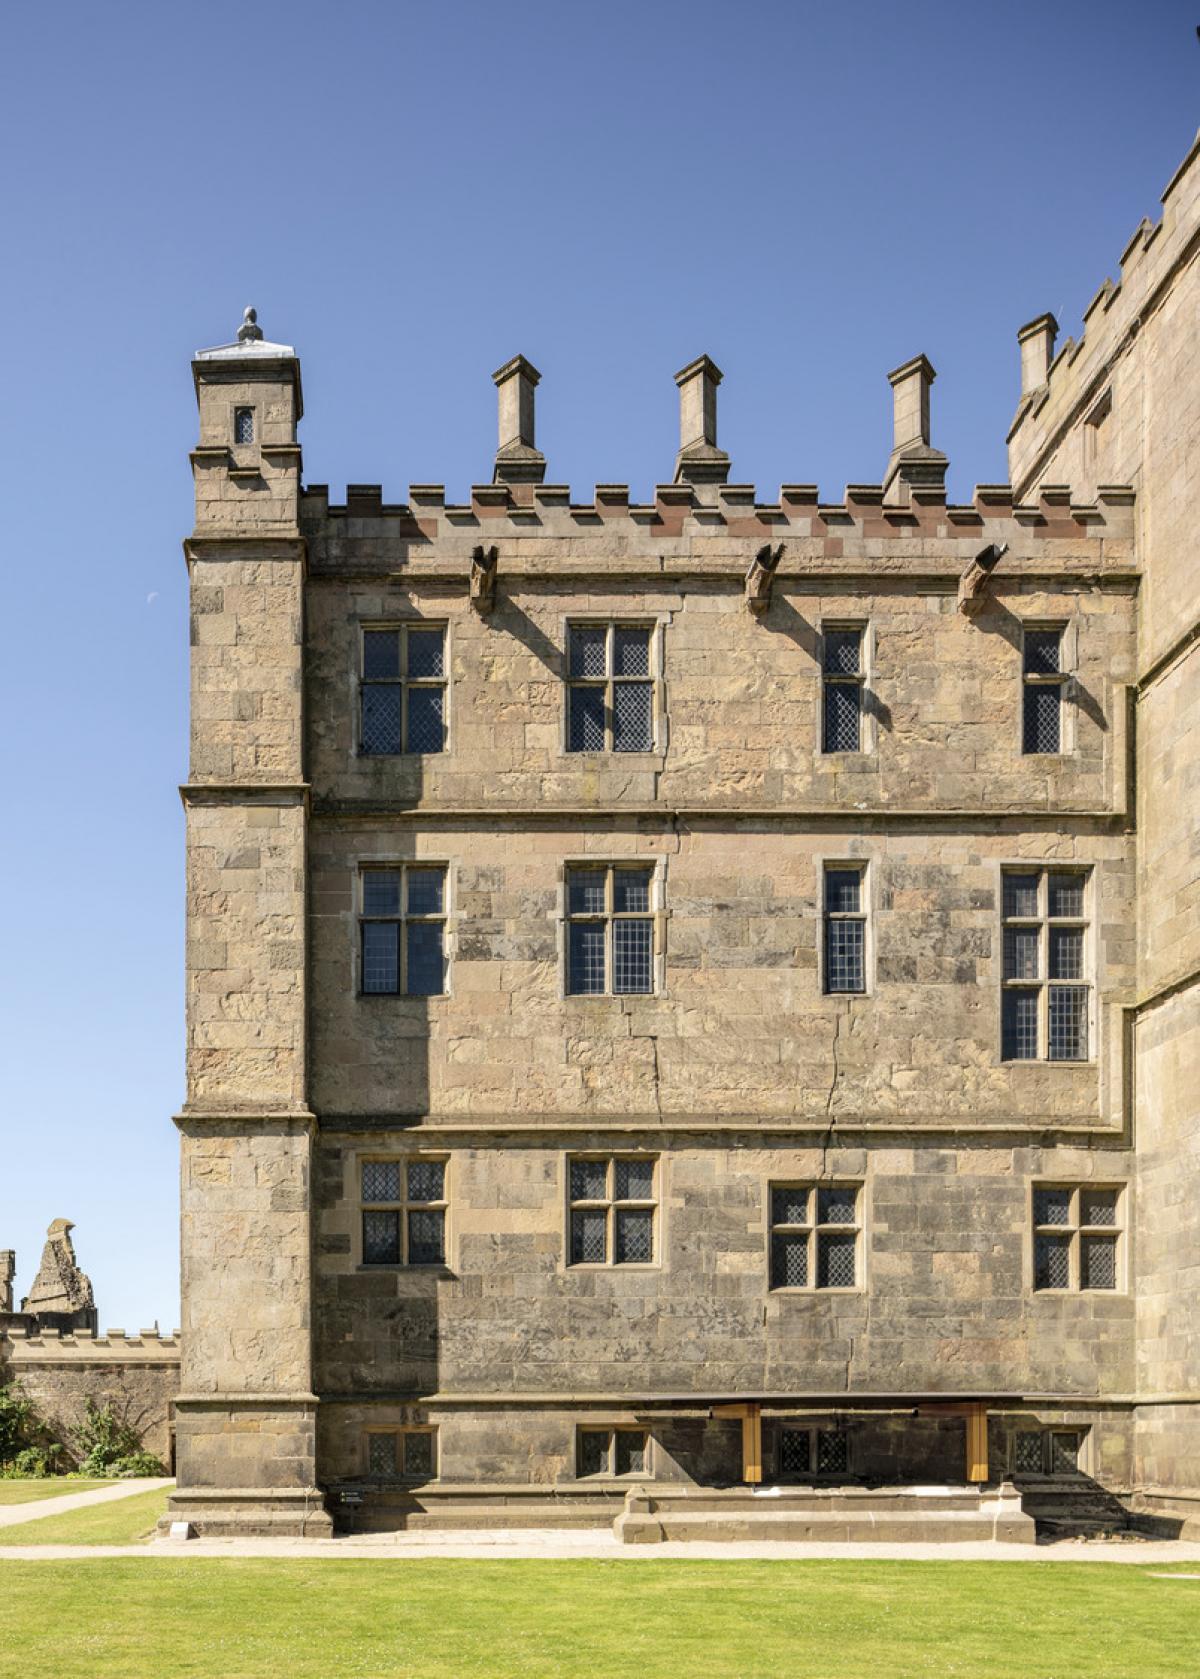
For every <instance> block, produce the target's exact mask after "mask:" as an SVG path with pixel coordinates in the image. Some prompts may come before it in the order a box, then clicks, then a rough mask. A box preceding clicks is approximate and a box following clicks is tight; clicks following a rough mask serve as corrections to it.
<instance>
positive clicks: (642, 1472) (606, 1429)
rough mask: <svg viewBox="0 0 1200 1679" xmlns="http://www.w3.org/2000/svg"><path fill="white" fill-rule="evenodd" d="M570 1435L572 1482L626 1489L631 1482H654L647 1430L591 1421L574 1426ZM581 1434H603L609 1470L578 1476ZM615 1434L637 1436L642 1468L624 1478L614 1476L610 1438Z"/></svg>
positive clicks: (651, 1440) (654, 1467)
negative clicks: (617, 1486) (642, 1455)
mask: <svg viewBox="0 0 1200 1679" xmlns="http://www.w3.org/2000/svg"><path fill="white" fill-rule="evenodd" d="M571 1433H572V1442H571V1443H572V1452H571V1459H570V1461H571V1463H572V1465H573V1474H574V1478H575V1479H576V1480H577V1481H584V1482H586V1483H587V1484H588V1485H589V1486H593V1485H596V1484H597V1483H601V1482H617V1483H618V1484H620V1485H627V1484H628V1483H629V1482H631V1481H651V1480H654V1479H656V1478H657V1464H656V1461H655V1442H654V1435H653V1434H652V1433H651V1431H650V1429H649V1428H647V1427H645V1426H644V1425H643V1424H640V1423H625V1422H614V1423H608V1422H604V1421H603V1420H602V1419H601V1420H597V1419H594V1418H593V1419H589V1420H588V1421H586V1422H578V1423H576V1424H575V1425H574V1427H573V1429H572V1431H571ZM585 1434H607V1435H608V1436H609V1451H608V1461H609V1467H608V1468H607V1469H604V1470H600V1471H599V1472H598V1473H597V1474H595V1475H581V1474H580V1472H579V1463H580V1450H581V1446H582V1436H583V1435H585ZM618 1434H640V1435H641V1437H642V1441H643V1451H644V1464H643V1467H642V1468H641V1469H636V1470H629V1471H627V1472H626V1473H624V1474H618V1472H617V1469H616V1463H615V1456H614V1447H615V1444H616V1442H615V1439H614V1436H616V1435H618Z"/></svg>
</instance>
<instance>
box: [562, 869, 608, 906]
mask: <svg viewBox="0 0 1200 1679" xmlns="http://www.w3.org/2000/svg"><path fill="white" fill-rule="evenodd" d="M604 881H605V871H604V870H603V869H571V870H570V871H569V872H568V874H567V913H568V914H569V915H603V914H604Z"/></svg>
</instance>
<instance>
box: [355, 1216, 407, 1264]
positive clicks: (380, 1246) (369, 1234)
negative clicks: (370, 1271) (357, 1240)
mask: <svg viewBox="0 0 1200 1679" xmlns="http://www.w3.org/2000/svg"><path fill="white" fill-rule="evenodd" d="M399 1263H400V1214H399V1213H364V1214H363V1264H364V1265H399Z"/></svg>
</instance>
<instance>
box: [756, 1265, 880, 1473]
mask: <svg viewBox="0 0 1200 1679" xmlns="http://www.w3.org/2000/svg"><path fill="white" fill-rule="evenodd" d="M842 1292H843V1293H844V1292H846V1291H845V1290H843V1291H842ZM764 1420H765V1421H766V1426H767V1427H768V1428H769V1429H770V1439H771V1457H772V1460H773V1463H774V1472H775V1478H776V1480H782V1479H783V1478H784V1475H785V1472H784V1470H783V1468H782V1466H781V1463H780V1459H781V1456H782V1447H783V1442H782V1439H781V1436H782V1434H783V1432H784V1430H785V1429H786V1430H787V1431H788V1432H789V1433H796V1434H807V1435H808V1438H809V1448H808V1449H809V1463H810V1464H811V1465H812V1466H813V1467H812V1468H810V1469H809V1470H808V1472H807V1473H806V1474H804V1476H803V1481H802V1484H803V1485H805V1486H809V1485H812V1484H814V1483H816V1484H818V1485H819V1484H820V1483H821V1482H822V1481H825V1482H829V1481H834V1482H838V1483H841V1482H845V1481H848V1480H851V1481H852V1480H854V1479H855V1477H856V1475H857V1473H858V1471H857V1452H856V1446H857V1431H856V1430H855V1429H854V1428H853V1427H852V1426H850V1423H849V1421H848V1420H847V1419H846V1418H840V1417H835V1416H828V1415H826V1416H820V1415H816V1414H814V1413H813V1412H811V1411H801V1412H797V1413H794V1414H792V1415H785V1414H783V1413H780V1412H778V1411H775V1412H772V1414H771V1416H770V1418H769V1420H768V1419H764ZM818 1434H841V1435H844V1436H845V1440H846V1467H845V1469H844V1470H837V1471H830V1472H827V1473H824V1474H822V1473H821V1471H819V1470H818V1469H817V1468H816V1467H815V1465H816V1463H817V1435H818ZM788 1478H789V1480H790V1479H791V1477H790V1476H789V1477H788ZM797 1478H799V1471H797Z"/></svg>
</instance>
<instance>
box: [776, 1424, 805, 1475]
mask: <svg viewBox="0 0 1200 1679" xmlns="http://www.w3.org/2000/svg"><path fill="white" fill-rule="evenodd" d="M779 1472H780V1474H781V1475H808V1474H811V1473H812V1439H811V1436H810V1435H809V1432H808V1430H807V1429H806V1428H783V1429H780V1431H779Z"/></svg>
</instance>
